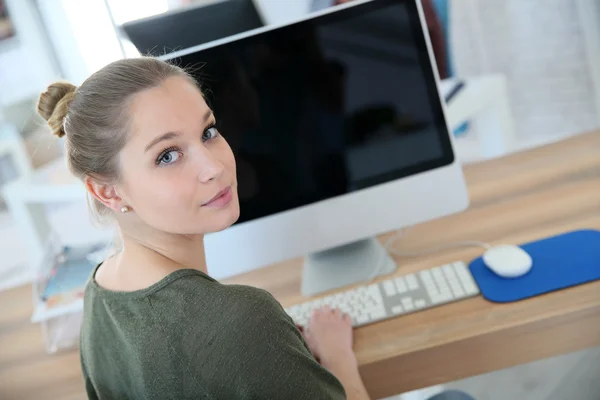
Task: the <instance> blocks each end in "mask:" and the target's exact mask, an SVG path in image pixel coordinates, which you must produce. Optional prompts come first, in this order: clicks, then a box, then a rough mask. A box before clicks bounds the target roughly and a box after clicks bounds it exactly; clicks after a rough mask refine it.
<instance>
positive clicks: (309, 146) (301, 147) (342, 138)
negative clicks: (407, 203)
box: [175, 0, 454, 222]
mask: <svg viewBox="0 0 600 400" xmlns="http://www.w3.org/2000/svg"><path fill="white" fill-rule="evenodd" d="M414 3H415V2H414V1H401V0H378V1H373V2H370V3H366V4H363V5H359V6H355V7H351V8H347V9H342V10H340V11H338V12H335V13H331V14H327V15H324V16H320V17H316V18H313V19H310V20H308V21H303V22H300V23H296V24H293V25H290V26H286V27H283V28H278V29H275V30H271V31H268V32H263V33H260V34H257V35H253V36H250V37H247V38H243V39H241V40H237V41H234V42H230V43H227V44H223V45H219V46H217V47H213V48H210V49H205V50H201V51H198V52H195V53H192V54H188V55H185V56H183V57H179V58H178V59H176V60H175V62H177V63H178V64H179V65H181V66H184V67H192V68H191V69H192V71H193V74H194V75H195V77H196V78H197V79H198V80H199V82H200V83H201V86H202V88H203V91H204V93H205V95H206V98H207V101H208V103H209V105H210V106H211V108H212V109H213V111H214V113H215V116H216V119H217V127H218V128H219V130H220V132H221V133H222V134H223V136H224V137H225V138H226V139H227V141H228V142H229V144H230V145H231V147H232V149H233V151H234V153H235V155H236V160H237V168H238V172H237V173H238V192H239V198H240V205H241V216H240V220H239V222H244V221H249V220H252V219H255V218H260V217H263V216H266V215H271V214H274V213H278V212H282V211H286V210H290V209H292V208H295V207H299V206H303V205H307V204H310V203H313V202H317V201H320V200H324V199H328V198H331V197H333V196H339V195H343V194H346V193H350V192H353V191H357V190H362V189H365V188H368V187H371V186H374V185H379V184H383V183H385V182H389V181H391V180H395V179H399V178H402V177H406V176H408V175H413V174H417V173H420V172H424V171H427V170H429V169H433V168H437V167H440V166H443V165H447V164H450V163H452V162H453V159H454V158H453V157H454V156H453V153H452V150H451V145H450V139H449V137H448V133H447V128H446V125H445V122H444V117H443V113H442V108H441V104H440V99H439V96H438V93H437V89H436V83H435V78H434V73H433V70H432V66H431V62H430V60H429V56H428V52H427V47H426V44H425V39H424V36H423V30H422V28H421V25H420V20H419V16H418V12H417V9H416V5H415V4H414Z"/></svg>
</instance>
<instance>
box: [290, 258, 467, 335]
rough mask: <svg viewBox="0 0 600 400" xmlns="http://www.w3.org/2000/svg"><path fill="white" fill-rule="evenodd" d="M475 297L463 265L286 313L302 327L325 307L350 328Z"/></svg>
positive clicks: (399, 279) (398, 279)
mask: <svg viewBox="0 0 600 400" xmlns="http://www.w3.org/2000/svg"><path fill="white" fill-rule="evenodd" d="M421 285H422V286H423V287H421ZM477 294H479V289H478V288H477V285H476V284H475V282H474V280H473V277H472V276H471V274H470V272H469V271H468V270H467V268H466V266H465V265H464V263H455V264H450V265H444V266H440V267H436V268H432V269H430V270H428V271H425V272H420V273H419V274H409V275H406V276H403V277H395V278H392V279H388V280H385V281H382V282H380V283H373V284H370V285H368V286H361V287H357V288H355V289H351V290H346V291H344V292H339V293H336V294H334V295H329V296H326V297H323V298H318V299H314V300H311V301H307V302H305V303H302V304H298V305H294V306H292V307H290V308H288V309H286V312H287V313H288V315H289V316H290V317H291V318H292V319H293V321H294V323H296V324H298V325H303V326H306V325H307V324H308V323H309V321H310V317H311V316H312V313H313V312H314V310H316V309H319V308H322V307H323V306H324V305H328V306H330V307H332V308H339V309H340V310H342V311H343V312H345V313H347V314H348V315H349V316H350V317H351V319H352V324H353V326H362V325H366V324H369V323H372V322H376V321H381V320H385V319H387V318H392V317H396V316H400V315H402V314H405V313H409V312H413V311H418V310H423V309H427V308H429V307H433V306H437V305H442V304H445V303H448V302H450V301H452V300H455V299H462V298H466V297H472V296H474V295H477ZM413 298H415V299H414V300H413Z"/></svg>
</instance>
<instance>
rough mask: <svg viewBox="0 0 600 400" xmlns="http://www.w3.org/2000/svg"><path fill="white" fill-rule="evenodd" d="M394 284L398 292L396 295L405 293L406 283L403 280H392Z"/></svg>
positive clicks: (400, 278)
mask: <svg viewBox="0 0 600 400" xmlns="http://www.w3.org/2000/svg"><path fill="white" fill-rule="evenodd" d="M394 283H395V284H396V290H397V291H398V294H402V293H404V292H406V282H404V278H402V277H399V278H396V279H394Z"/></svg>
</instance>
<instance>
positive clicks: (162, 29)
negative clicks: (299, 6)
mask: <svg viewBox="0 0 600 400" xmlns="http://www.w3.org/2000/svg"><path fill="white" fill-rule="evenodd" d="M264 25H265V24H264V23H263V22H262V20H261V18H260V16H259V14H258V11H257V10H256V8H255V7H254V3H253V2H252V0H217V1H215V2H212V3H208V4H206V3H200V4H199V5H193V6H190V7H184V8H181V9H178V10H174V11H169V12H166V13H163V14H158V15H155V16H152V17H148V18H142V19H138V20H135V21H131V22H127V23H125V24H123V25H122V30H123V31H124V32H125V34H126V35H127V37H128V38H129V40H130V41H131V42H132V43H133V44H134V46H135V47H136V48H137V49H138V51H139V52H140V53H141V54H144V55H154V56H160V55H164V54H168V53H170V52H172V51H175V50H182V49H187V48H189V47H192V46H196V45H199V44H203V43H208V42H211V41H213V40H217V39H222V38H225V37H228V36H231V35H235V34H238V33H241V32H246V31H249V30H252V29H255V28H260V27H262V26H264Z"/></svg>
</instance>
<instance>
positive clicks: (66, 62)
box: [38, 0, 123, 85]
mask: <svg viewBox="0 0 600 400" xmlns="http://www.w3.org/2000/svg"><path fill="white" fill-rule="evenodd" d="M38 5H39V10H40V14H41V16H42V18H43V20H44V23H45V25H46V28H47V31H48V35H49V36H50V40H51V41H52V43H53V46H54V50H55V52H56V55H57V59H58V62H59V64H60V67H61V69H62V71H63V74H64V78H65V79H67V80H69V81H71V82H73V83H74V84H76V85H79V84H81V83H82V82H83V81H84V80H85V79H86V78H87V77H88V76H89V75H90V74H92V73H93V72H95V71H97V70H98V69H100V68H102V67H103V66H105V65H106V64H108V63H110V62H112V61H115V60H118V59H120V58H122V57H123V54H122V52H121V48H120V45H119V41H118V38H117V35H116V32H115V31H114V29H113V26H112V22H111V20H110V16H109V13H108V10H107V8H106V4H105V2H104V0H84V1H82V0H38Z"/></svg>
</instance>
